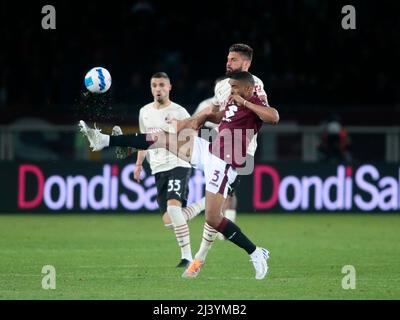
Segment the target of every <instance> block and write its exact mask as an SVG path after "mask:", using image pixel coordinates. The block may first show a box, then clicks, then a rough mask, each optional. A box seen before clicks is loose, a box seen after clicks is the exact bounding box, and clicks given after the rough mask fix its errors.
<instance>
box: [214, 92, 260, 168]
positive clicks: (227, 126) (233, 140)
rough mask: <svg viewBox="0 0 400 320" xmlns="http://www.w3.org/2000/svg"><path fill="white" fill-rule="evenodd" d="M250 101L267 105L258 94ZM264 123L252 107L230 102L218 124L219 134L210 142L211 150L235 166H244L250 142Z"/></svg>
mask: <svg viewBox="0 0 400 320" xmlns="http://www.w3.org/2000/svg"><path fill="white" fill-rule="evenodd" d="M249 101H250V102H252V103H254V104H257V105H263V106H265V107H267V104H266V103H265V102H263V101H262V100H261V99H260V98H258V97H257V96H256V95H254V96H252V97H251V98H250V99H249ZM262 124H263V121H262V120H261V119H260V118H259V116H258V115H257V114H255V113H254V112H253V111H251V110H250V109H248V108H246V107H243V106H242V107H238V106H236V105H235V104H228V105H227V106H226V107H225V116H224V117H223V118H222V121H221V123H220V124H219V126H218V135H217V137H216V138H215V140H214V141H213V142H212V143H211V144H210V152H212V153H213V154H214V155H216V156H217V157H218V158H221V159H222V160H224V161H225V162H226V163H228V164H230V165H232V166H233V167H235V168H240V167H243V166H244V163H245V161H246V154H247V148H248V146H249V143H250V141H251V139H252V138H253V136H254V135H255V134H256V133H257V132H258V131H260V129H261V127H262Z"/></svg>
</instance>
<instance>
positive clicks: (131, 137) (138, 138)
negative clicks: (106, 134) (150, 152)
mask: <svg viewBox="0 0 400 320" xmlns="http://www.w3.org/2000/svg"><path fill="white" fill-rule="evenodd" d="M153 143H154V141H152V140H148V138H147V134H144V133H135V134H127V135H121V136H110V147H133V148H136V149H139V150H146V149H147V148H149V147H150V146H151V145H152V144H153Z"/></svg>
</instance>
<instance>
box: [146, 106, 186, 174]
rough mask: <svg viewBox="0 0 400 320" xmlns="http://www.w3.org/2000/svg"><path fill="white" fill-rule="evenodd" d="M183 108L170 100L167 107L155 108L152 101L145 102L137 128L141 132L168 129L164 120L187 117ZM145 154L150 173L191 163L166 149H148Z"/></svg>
mask: <svg viewBox="0 0 400 320" xmlns="http://www.w3.org/2000/svg"><path fill="white" fill-rule="evenodd" d="M189 117H190V115H189V113H188V112H187V111H186V109H185V108H183V107H182V106H180V105H179V104H176V103H174V102H171V104H170V105H169V106H168V107H165V108H162V109H156V108H155V107H154V102H151V103H149V104H146V105H145V106H144V107H142V108H141V109H140V112H139V128H140V132H141V133H152V132H157V131H160V130H165V131H170V130H169V128H170V125H169V124H168V123H167V122H166V120H167V119H169V118H175V119H178V120H181V119H186V118H189ZM147 155H148V156H149V158H148V160H149V163H150V168H151V173H152V174H156V173H157V172H163V171H168V170H171V169H173V168H176V167H185V168H190V167H191V165H190V164H189V163H188V162H186V161H183V160H182V159H180V158H178V157H177V156H175V155H174V154H173V153H171V152H169V151H168V150H167V149H164V148H158V149H149V150H148V153H147Z"/></svg>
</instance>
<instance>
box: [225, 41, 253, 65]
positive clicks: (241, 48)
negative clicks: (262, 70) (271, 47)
mask: <svg viewBox="0 0 400 320" xmlns="http://www.w3.org/2000/svg"><path fill="white" fill-rule="evenodd" d="M229 52H239V53H240V54H241V55H242V56H245V57H246V58H247V59H249V60H250V61H251V60H252V59H253V49H252V48H251V47H250V46H248V45H247V44H244V43H235V44H233V45H231V47H230V48H229Z"/></svg>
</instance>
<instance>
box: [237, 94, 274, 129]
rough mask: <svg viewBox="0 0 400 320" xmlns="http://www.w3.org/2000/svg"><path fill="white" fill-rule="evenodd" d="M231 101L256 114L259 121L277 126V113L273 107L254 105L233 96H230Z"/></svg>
mask: <svg viewBox="0 0 400 320" xmlns="http://www.w3.org/2000/svg"><path fill="white" fill-rule="evenodd" d="M231 101H232V102H235V103H236V104H237V105H239V106H243V107H246V108H248V109H250V110H251V111H253V112H254V113H255V114H257V115H258V116H259V117H260V119H261V120H262V121H263V122H265V123H268V124H278V122H279V113H278V110H276V109H275V108H273V107H270V106H266V105H264V104H261V103H260V104H255V103H253V102H251V101H249V100H246V99H244V98H242V97H241V96H239V95H237V94H235V95H232V96H231Z"/></svg>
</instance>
